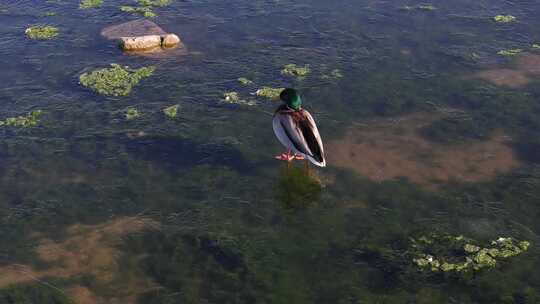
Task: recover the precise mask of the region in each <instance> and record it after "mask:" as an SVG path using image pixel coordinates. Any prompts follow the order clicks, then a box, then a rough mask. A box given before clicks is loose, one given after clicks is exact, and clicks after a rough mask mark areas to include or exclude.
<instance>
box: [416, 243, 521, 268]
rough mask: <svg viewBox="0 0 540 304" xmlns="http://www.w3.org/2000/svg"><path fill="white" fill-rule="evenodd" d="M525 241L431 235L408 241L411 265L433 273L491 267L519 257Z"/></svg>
mask: <svg viewBox="0 0 540 304" xmlns="http://www.w3.org/2000/svg"><path fill="white" fill-rule="evenodd" d="M529 246H530V244H529V242H527V241H522V242H518V241H516V240H514V239H512V238H503V237H501V238H499V239H497V240H494V241H492V242H490V243H489V244H487V245H486V246H481V245H478V244H477V242H476V241H474V240H472V239H469V238H465V237H463V236H457V237H456V236H451V235H437V234H431V235H428V236H422V237H419V238H416V239H412V240H411V246H410V247H411V250H410V251H411V252H412V253H413V262H414V263H415V264H416V265H417V266H418V267H420V268H422V269H428V270H430V271H433V272H471V271H477V270H480V269H483V268H493V267H495V266H496V265H497V262H498V261H499V260H502V259H507V258H509V257H513V256H516V255H519V254H521V253H523V252H524V251H526V250H527V249H528V248H529Z"/></svg>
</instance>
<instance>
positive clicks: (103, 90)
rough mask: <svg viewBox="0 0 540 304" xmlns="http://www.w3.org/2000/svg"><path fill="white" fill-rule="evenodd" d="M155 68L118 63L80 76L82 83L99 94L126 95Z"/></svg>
mask: <svg viewBox="0 0 540 304" xmlns="http://www.w3.org/2000/svg"><path fill="white" fill-rule="evenodd" d="M154 70H155V68H154V67H152V66H150V67H143V68H139V69H130V68H129V67H122V66H120V65H118V64H111V67H110V68H103V69H98V70H95V71H92V72H89V73H84V74H82V75H81V76H79V81H80V83H81V84H82V85H83V86H85V87H88V88H90V89H92V90H94V91H96V92H98V93H99V94H102V95H106V96H126V95H129V93H130V92H131V91H132V89H133V87H135V86H136V85H137V84H138V83H139V82H140V81H141V80H142V79H143V78H147V77H150V76H151V75H152V74H153V73H154Z"/></svg>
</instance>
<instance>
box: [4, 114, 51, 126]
mask: <svg viewBox="0 0 540 304" xmlns="http://www.w3.org/2000/svg"><path fill="white" fill-rule="evenodd" d="M41 114H42V111H41V110H35V111H32V112H30V113H28V114H27V115H26V116H17V117H10V118H6V119H5V120H0V126H6V127H21V128H27V127H34V126H37V124H38V123H39V117H40V116H41Z"/></svg>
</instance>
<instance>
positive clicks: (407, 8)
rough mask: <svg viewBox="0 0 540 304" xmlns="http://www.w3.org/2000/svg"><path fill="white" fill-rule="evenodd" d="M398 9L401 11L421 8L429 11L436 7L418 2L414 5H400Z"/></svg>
mask: <svg viewBox="0 0 540 304" xmlns="http://www.w3.org/2000/svg"><path fill="white" fill-rule="evenodd" d="M400 9H401V10H403V11H414V10H421V11H429V12H431V11H435V10H437V8H436V7H435V6H433V5H431V4H420V5H415V6H409V5H405V6H402V7H400Z"/></svg>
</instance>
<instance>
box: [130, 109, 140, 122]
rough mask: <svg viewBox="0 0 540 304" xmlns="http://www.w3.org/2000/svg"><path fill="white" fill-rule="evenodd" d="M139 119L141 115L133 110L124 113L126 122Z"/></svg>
mask: <svg viewBox="0 0 540 304" xmlns="http://www.w3.org/2000/svg"><path fill="white" fill-rule="evenodd" d="M139 117H141V113H139V111H138V110H137V109H135V108H128V109H127V111H126V119H127V120H133V119H136V118H139Z"/></svg>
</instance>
